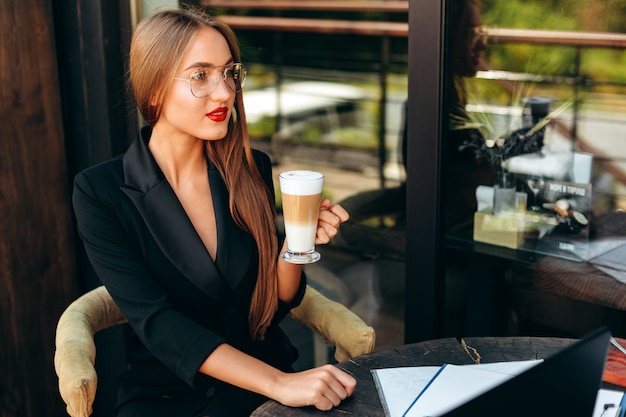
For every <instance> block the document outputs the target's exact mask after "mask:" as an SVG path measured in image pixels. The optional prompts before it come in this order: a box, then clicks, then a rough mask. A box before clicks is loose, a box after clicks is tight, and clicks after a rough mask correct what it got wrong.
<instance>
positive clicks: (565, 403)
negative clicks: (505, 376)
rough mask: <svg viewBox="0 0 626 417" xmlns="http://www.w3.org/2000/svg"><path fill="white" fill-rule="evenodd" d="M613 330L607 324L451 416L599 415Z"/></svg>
mask: <svg viewBox="0 0 626 417" xmlns="http://www.w3.org/2000/svg"><path fill="white" fill-rule="evenodd" d="M610 338H611V332H610V331H609V330H608V329H605V328H602V329H599V330H596V331H595V332H593V333H592V334H590V335H588V336H587V337H585V338H584V339H582V340H580V341H578V342H575V343H574V344H572V345H570V346H568V347H567V348H565V349H563V350H561V351H560V352H557V353H556V354H554V355H552V356H550V357H548V358H546V359H545V360H544V361H543V362H542V363H540V364H538V365H536V366H534V367H532V368H530V369H529V370H527V371H525V372H523V373H521V374H519V375H517V376H516V377H514V378H512V379H509V380H508V381H506V382H504V383H503V384H501V385H499V386H497V387H495V388H493V389H492V390H490V391H487V392H486V393H484V394H482V395H480V396H478V397H476V398H474V399H473V400H471V401H469V402H467V403H465V404H463V405H461V406H459V407H457V408H455V409H453V410H451V411H449V412H447V413H446V414H443V416H445V417H460V416H463V417H484V416H488V417H492V416H493V417H495V416H498V417H517V416H519V417H531V416H533V417H534V416H542V417H543V416H550V417H552V416H567V417H578V416H580V417H590V416H592V415H593V409H594V405H595V400H596V395H597V393H598V389H600V387H601V384H602V374H603V372H604V366H605V362H606V358H607V355H608V351H609V341H610Z"/></svg>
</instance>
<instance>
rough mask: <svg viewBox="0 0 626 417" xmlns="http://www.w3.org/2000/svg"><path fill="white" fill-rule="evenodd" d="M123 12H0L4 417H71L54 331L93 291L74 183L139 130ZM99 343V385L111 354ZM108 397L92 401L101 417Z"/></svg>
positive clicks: (2, 6) (10, 7)
mask: <svg viewBox="0 0 626 417" xmlns="http://www.w3.org/2000/svg"><path fill="white" fill-rule="evenodd" d="M128 10H129V7H128V0H118V1H111V0H52V1H47V0H31V1H23V0H3V1H2V2H0V132H1V133H0V417H26V416H28V417H30V416H38V417H49V416H50V417H56V416H67V414H66V413H65V407H64V405H63V403H62V401H61V398H60V395H59V392H58V388H57V378H56V375H55V373H54V366H53V355H54V336H55V330H56V323H57V321H58V318H59V316H60V315H61V313H62V311H63V310H64V309H65V307H67V305H68V304H69V303H70V302H71V301H72V300H73V299H74V298H75V297H76V296H78V295H79V294H81V293H83V292H85V291H86V290H88V289H90V288H93V287H94V286H96V285H98V281H97V279H96V278H95V277H94V275H93V273H92V272H91V269H90V267H89V265H88V262H87V261H86V259H85V257H84V253H83V251H82V244H81V243H80V242H79V240H78V239H77V237H76V234H75V227H74V219H73V214H72V208H71V186H72V178H73V176H74V174H75V173H76V172H77V171H79V170H81V169H83V168H85V167H87V166H89V165H92V164H94V163H97V162H100V161H102V160H104V159H107V158H109V157H111V156H112V155H114V154H117V153H120V152H122V151H123V150H124V149H125V148H126V146H127V144H128V142H129V140H130V138H132V137H133V136H134V133H135V131H136V120H135V116H134V114H133V112H132V111H129V107H128V105H127V99H126V97H127V96H126V93H125V89H124V58H125V53H126V51H127V47H128V41H129V37H130V29H129V28H130V20H129V12H128ZM97 342H98V344H99V345H101V344H104V346H105V347H104V348H103V349H102V348H101V347H102V346H99V354H98V361H99V362H100V364H101V368H102V369H103V370H104V371H103V373H104V374H105V375H106V373H107V370H108V369H110V368H111V366H110V363H111V361H112V360H113V359H109V358H112V357H113V356H115V354H116V352H115V346H113V347H112V348H111V345H112V343H111V342H110V341H107V340H104V341H97ZM97 367H98V364H97ZM113 395H114V394H113V393H106V392H105V393H103V395H100V393H99V398H101V399H102V400H104V401H102V402H103V403H106V407H105V408H107V411H108V408H110V403H112V401H111V399H112V396H113ZM105 414H107V413H101V412H99V411H98V409H96V414H95V415H100V416H102V415H105Z"/></svg>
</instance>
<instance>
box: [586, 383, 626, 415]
mask: <svg viewBox="0 0 626 417" xmlns="http://www.w3.org/2000/svg"><path fill="white" fill-rule="evenodd" d="M623 397H624V393H623V392H621V391H614V390H608V389H602V388H601V389H599V390H598V396H597V397H596V405H595V406H594V408H593V417H614V416H617V415H618V414H617V412H618V410H619V405H620V403H621V401H622V398H623ZM609 404H612V407H608V408H607V410H606V413H604V406H605V405H609ZM602 413H604V415H603V414H602Z"/></svg>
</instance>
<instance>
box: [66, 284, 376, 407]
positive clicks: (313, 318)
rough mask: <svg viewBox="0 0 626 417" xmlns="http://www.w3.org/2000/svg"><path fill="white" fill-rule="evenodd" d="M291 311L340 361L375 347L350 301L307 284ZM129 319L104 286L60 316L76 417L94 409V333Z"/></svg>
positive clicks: (71, 403)
mask: <svg viewBox="0 0 626 417" xmlns="http://www.w3.org/2000/svg"><path fill="white" fill-rule="evenodd" d="M290 314H291V316H292V317H294V318H296V319H297V320H300V321H302V322H303V323H305V324H306V325H307V326H308V327H310V328H311V329H312V330H313V331H315V332H317V333H318V334H320V335H321V336H322V337H323V338H324V340H325V341H326V342H327V343H329V344H331V345H333V346H334V347H335V348H336V350H335V359H336V360H337V361H339V362H342V361H346V360H348V359H350V358H353V357H356V356H359V355H362V354H365V353H369V352H371V351H373V350H374V345H375V340H376V335H375V333H374V329H373V328H372V327H370V326H367V325H366V324H365V323H364V322H363V320H361V319H360V318H359V317H358V316H356V315H355V314H354V313H353V312H351V311H350V310H349V309H348V308H346V307H345V306H344V305H342V304H340V303H338V302H335V301H331V300H329V299H328V298H326V297H325V296H324V295H322V294H320V293H319V292H318V291H317V290H316V289H314V288H313V287H311V286H307V289H306V292H305V294H304V298H303V300H302V303H301V304H300V306H298V307H297V308H295V309H293V310H292V311H291V313H290ZM125 322H126V318H125V317H124V315H123V314H122V313H121V311H120V310H119V309H118V307H117V305H116V304H115V302H114V301H113V299H112V298H111V295H110V294H109V292H108V291H107V289H106V288H105V287H104V286H100V287H98V288H96V289H94V290H92V291H90V292H88V293H86V294H84V295H83V296H81V297H79V298H78V299H76V300H75V301H74V302H73V303H72V304H70V305H69V306H68V307H67V309H66V310H65V311H64V312H63V314H62V315H61V317H60V318H59V322H58V325H57V331H56V339H55V345H56V352H55V355H54V367H55V370H56V373H57V376H58V377H59V391H60V393H61V397H62V398H63V401H64V402H65V404H66V406H67V412H68V414H69V415H70V416H72V417H87V416H90V415H91V414H92V412H93V408H92V405H93V401H94V399H95V396H96V386H97V381H98V378H97V375H96V370H95V368H94V363H95V357H96V346H95V343H94V338H93V336H94V334H95V333H96V332H98V331H100V330H103V329H106V328H108V327H111V326H114V325H116V324H122V323H125Z"/></svg>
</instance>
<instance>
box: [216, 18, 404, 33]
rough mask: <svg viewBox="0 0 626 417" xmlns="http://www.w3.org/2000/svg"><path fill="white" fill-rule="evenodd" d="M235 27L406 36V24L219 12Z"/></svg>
mask: <svg viewBox="0 0 626 417" xmlns="http://www.w3.org/2000/svg"><path fill="white" fill-rule="evenodd" d="M219 19H220V20H223V21H224V22H226V23H228V24H229V25H230V27H232V28H233V29H234V30H241V29H246V30H272V31H283V32H307V33H328V34H344V35H345V34H354V35H366V36H394V37H407V36H408V33H409V24H408V23H402V22H397V23H396V22H372V21H355V20H327V19H300V18H287V17H257V16H219Z"/></svg>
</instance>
